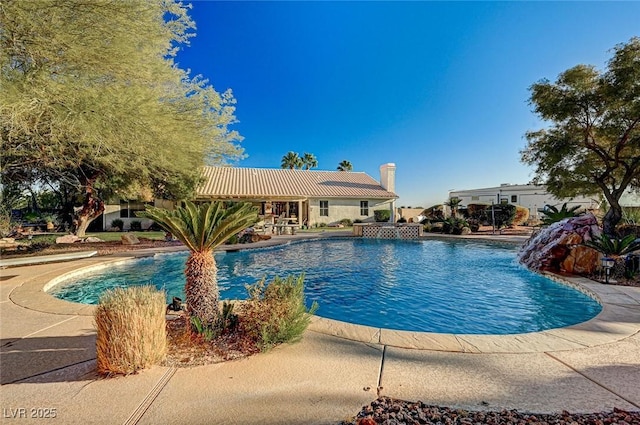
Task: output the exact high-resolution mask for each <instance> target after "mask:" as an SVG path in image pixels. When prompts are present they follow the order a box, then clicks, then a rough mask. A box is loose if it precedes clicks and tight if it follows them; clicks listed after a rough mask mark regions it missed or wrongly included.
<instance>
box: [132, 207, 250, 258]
mask: <svg viewBox="0 0 640 425" xmlns="http://www.w3.org/2000/svg"><path fill="white" fill-rule="evenodd" d="M137 215H138V216H139V217H144V218H149V219H151V220H153V221H155V222H156V223H157V224H158V226H160V227H161V228H162V229H164V230H165V231H167V232H170V233H171V234H173V235H174V236H175V237H176V238H177V239H178V240H179V241H180V242H182V243H183V244H184V245H185V246H187V248H189V250H191V251H198V252H202V251H207V250H211V249H214V248H215V247H217V246H218V245H221V244H223V243H224V242H225V241H226V240H227V239H229V238H230V237H231V236H233V235H234V234H236V233H238V232H239V231H241V230H243V229H245V228H247V227H250V226H251V225H253V224H255V222H256V221H257V219H258V210H257V208H255V207H253V206H252V205H251V204H250V203H248V202H244V203H237V204H234V205H232V206H230V207H228V208H225V205H224V203H223V202H210V203H205V204H201V205H196V204H194V203H192V202H185V206H184V207H178V208H176V209H175V210H166V209H163V208H156V207H147V209H146V210H145V211H142V212H139V213H137Z"/></svg>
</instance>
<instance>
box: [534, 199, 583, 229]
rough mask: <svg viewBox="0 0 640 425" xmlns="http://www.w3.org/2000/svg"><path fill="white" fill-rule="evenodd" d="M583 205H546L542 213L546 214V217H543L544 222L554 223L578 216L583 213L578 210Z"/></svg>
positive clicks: (547, 223)
mask: <svg viewBox="0 0 640 425" xmlns="http://www.w3.org/2000/svg"><path fill="white" fill-rule="evenodd" d="M581 206H582V205H575V206H573V207H571V208H567V203H566V202H565V203H564V204H562V207H561V208H560V209H558V208H556V207H554V206H553V205H545V206H544V209H543V210H542V214H544V216H545V217H544V218H543V219H542V224H546V225H549V224H552V223H555V222H558V221H560V220H564V219H565V218H569V217H577V216H579V215H582V213H579V212H577V211H578V210H579V209H580V207H581Z"/></svg>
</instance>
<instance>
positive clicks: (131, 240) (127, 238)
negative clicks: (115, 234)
mask: <svg viewBox="0 0 640 425" xmlns="http://www.w3.org/2000/svg"><path fill="white" fill-rule="evenodd" d="M120 239H121V240H122V244H123V245H138V244H139V243H140V239H138V237H137V236H136V235H134V234H133V233H125V234H124V235H122V236H120Z"/></svg>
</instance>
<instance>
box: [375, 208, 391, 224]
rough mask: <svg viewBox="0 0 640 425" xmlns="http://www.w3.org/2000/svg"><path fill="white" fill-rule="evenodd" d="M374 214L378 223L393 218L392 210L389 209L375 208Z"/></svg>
mask: <svg viewBox="0 0 640 425" xmlns="http://www.w3.org/2000/svg"><path fill="white" fill-rule="evenodd" d="M373 216H374V217H375V220H376V221H377V222H378V223H384V222H388V221H389V219H390V218H391V211H389V210H375V211H374V212H373Z"/></svg>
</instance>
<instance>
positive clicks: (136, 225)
mask: <svg viewBox="0 0 640 425" xmlns="http://www.w3.org/2000/svg"><path fill="white" fill-rule="evenodd" d="M129 227H130V229H131V231H132V232H139V231H141V230H142V222H141V221H140V220H133V221H132V222H131V223H130V224H129Z"/></svg>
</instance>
